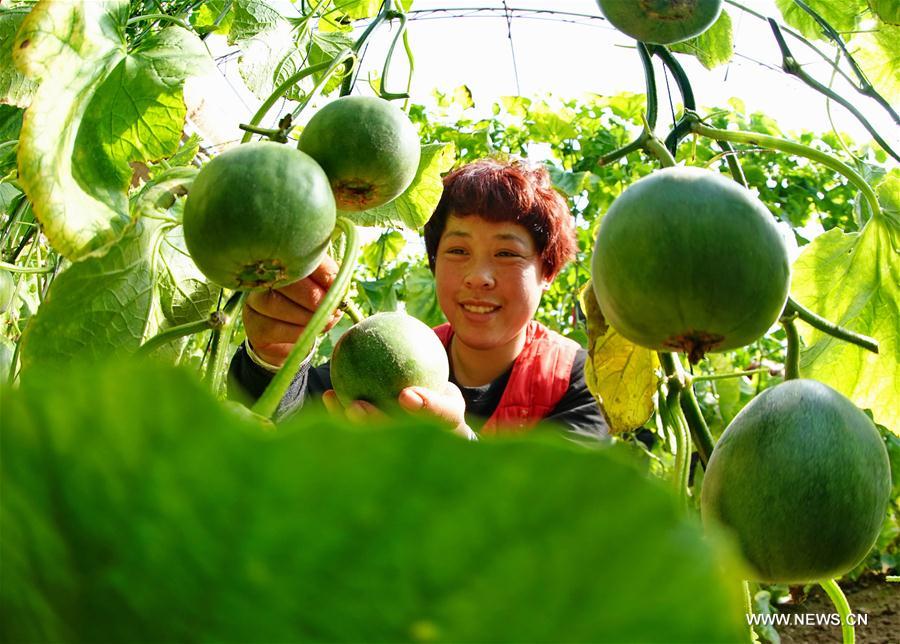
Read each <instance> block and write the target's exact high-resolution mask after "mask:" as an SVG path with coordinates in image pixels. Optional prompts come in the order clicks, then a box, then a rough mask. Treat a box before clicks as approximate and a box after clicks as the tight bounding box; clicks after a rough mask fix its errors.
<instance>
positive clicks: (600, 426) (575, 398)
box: [546, 349, 609, 441]
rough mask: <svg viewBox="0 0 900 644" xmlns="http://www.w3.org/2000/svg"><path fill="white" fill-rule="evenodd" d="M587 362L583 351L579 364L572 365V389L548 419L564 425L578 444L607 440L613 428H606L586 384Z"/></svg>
mask: <svg viewBox="0 0 900 644" xmlns="http://www.w3.org/2000/svg"><path fill="white" fill-rule="evenodd" d="M586 360H587V351H586V350H585V349H579V350H578V353H577V354H575V362H574V363H573V364H572V375H571V377H570V378H569V388H568V389H567V390H566V393H565V394H563V397H562V398H561V399H560V401H559V402H558V403H557V404H556V407H554V408H553V410H552V411H551V412H550V413H549V414H548V415H547V417H546V420H549V421H553V422H555V423H557V424H560V425H563V426H564V427H565V428H566V429H567V430H568V431H569V433H570V434H571V435H572V436H571V437H572V438H576V439H578V440H589V441H598V440H607V439H608V438H609V426H608V425H607V424H606V419H605V418H604V417H603V411H602V410H601V409H600V405H599V404H598V403H597V399H596V398H594V395H593V394H592V393H591V392H590V391H589V390H588V388H587V383H586V382H585V380H584V364H585V361H586Z"/></svg>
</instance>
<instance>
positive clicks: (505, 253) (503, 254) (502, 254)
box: [497, 250, 520, 257]
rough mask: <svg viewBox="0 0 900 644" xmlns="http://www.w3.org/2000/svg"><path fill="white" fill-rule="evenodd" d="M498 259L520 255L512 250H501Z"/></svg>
mask: <svg viewBox="0 0 900 644" xmlns="http://www.w3.org/2000/svg"><path fill="white" fill-rule="evenodd" d="M497 257H520V255H519V253H514V252H513V251H511V250H501V251H499V252H498V253H497Z"/></svg>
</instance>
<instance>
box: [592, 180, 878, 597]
mask: <svg viewBox="0 0 900 644" xmlns="http://www.w3.org/2000/svg"><path fill="white" fill-rule="evenodd" d="M591 273H592V283H593V286H594V291H595V294H596V296H597V302H598V304H599V306H600V310H601V312H602V313H603V315H604V317H605V318H606V320H607V321H608V322H609V324H610V325H611V326H612V327H613V328H614V329H615V330H616V331H617V332H619V333H620V334H621V335H622V336H624V337H625V338H627V339H629V340H631V341H632V342H634V343H635V344H638V345H640V346H643V347H646V348H649V349H653V350H657V351H682V352H684V353H686V354H687V355H688V357H689V358H690V360H691V361H692V362H696V361H697V360H699V359H700V358H701V357H702V356H703V355H704V354H705V353H706V352H708V351H723V350H727V349H734V348H737V347H741V346H744V345H746V344H748V343H750V342H753V341H754V340H756V339H757V338H759V337H760V336H762V335H763V334H764V333H766V331H767V330H768V329H769V328H770V327H771V326H772V324H773V323H774V322H776V320H777V319H778V317H779V315H780V314H781V312H782V310H783V308H784V305H785V302H786V300H787V296H788V290H789V286H790V268H789V261H788V254H787V248H786V246H785V244H784V242H783V241H782V238H781V235H780V234H779V232H778V230H777V228H776V226H775V224H774V220H773V218H772V216H771V214H770V213H769V212H768V210H767V209H766V207H765V206H764V205H763V204H762V202H760V201H759V200H758V199H757V198H756V197H755V196H754V195H753V193H751V192H750V191H749V190H747V189H745V188H743V187H742V186H740V185H739V184H737V183H736V182H734V181H732V180H730V179H728V178H726V177H725V176H723V175H721V174H719V173H717V172H712V171H709V170H703V169H699V168H687V167H674V168H667V169H664V170H661V171H658V172H655V173H653V174H651V175H649V176H648V177H644V178H643V179H640V180H639V181H637V182H635V183H634V184H632V185H631V186H629V187H628V188H627V189H626V190H625V191H624V192H623V193H622V194H621V195H620V196H619V197H618V198H617V199H616V200H615V201H614V202H613V204H612V206H611V207H610V208H609V210H608V211H607V213H606V215H605V216H604V218H603V220H602V221H601V223H600V226H599V228H598V231H597V238H596V243H595V247H594V255H593V258H592V264H591ZM890 489H891V474H890V465H889V461H888V455H887V450H886V448H885V445H884V443H883V441H882V440H881V437H880V435H879V434H878V431H877V429H876V427H875V425H874V424H873V422H872V421H871V420H870V419H869V418H868V417H867V416H866V415H865V414H864V413H863V412H862V411H860V410H859V409H858V408H857V407H856V406H854V405H853V403H852V402H851V401H849V400H848V399H847V398H845V397H844V396H843V395H841V394H840V393H838V392H837V391H835V390H833V389H831V388H830V387H828V386H826V385H824V384H822V383H819V382H816V381H813V380H790V381H787V382H785V383H783V384H780V385H778V386H776V387H773V388H772V389H768V390H766V391H764V392H763V393H762V394H760V395H759V396H757V397H756V398H754V399H753V400H752V401H751V402H750V403H749V404H748V405H747V406H746V407H745V408H744V409H743V410H742V411H741V413H739V414H738V415H737V417H735V419H734V420H733V421H732V422H731V424H730V425H729V426H728V428H727V429H726V430H725V432H724V433H723V435H722V437H721V439H720V440H719V442H718V444H717V445H716V447H715V448H714V450H713V452H712V455H711V457H710V461H709V465H708V468H707V471H706V475H705V477H704V480H703V489H702V497H701V506H702V513H703V518H704V521H705V522H706V523H707V524H716V525H722V526H725V527H726V528H727V529H728V530H730V531H732V532H733V533H734V534H735V536H736V537H737V540H738V543H739V545H740V548H741V550H742V552H743V554H744V557H745V559H746V560H747V562H748V564H749V567H750V570H751V571H752V575H753V577H754V578H755V579H756V580H758V581H764V582H770V583H776V582H777V583H806V582H815V581H821V580H824V579H830V578H832V577H835V576H839V575H841V574H844V573H846V572H848V571H849V570H852V569H853V568H854V567H855V566H856V565H858V564H859V562H860V561H861V560H862V559H863V558H864V557H865V556H866V554H867V553H868V551H869V550H870V549H871V547H872V545H873V544H874V542H875V540H876V538H877V536H878V533H879V530H880V528H881V525H882V521H883V519H884V514H885V511H886V507H887V503H888V499H889V495H890Z"/></svg>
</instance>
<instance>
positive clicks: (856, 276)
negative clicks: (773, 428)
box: [791, 170, 900, 435]
mask: <svg viewBox="0 0 900 644" xmlns="http://www.w3.org/2000/svg"><path fill="white" fill-rule="evenodd" d="M898 175H900V171H897V170H895V171H894V172H893V174H892V175H891V176H889V177H888V179H886V180H885V183H883V184H881V186H879V188H880V189H879V193H880V194H882V195H884V194H885V193H889V194H891V197H892V200H893V201H892V202H888V201H887V200H885V203H884V204H883V205H884V207H885V212H884V213H883V215H882V216H881V217H875V218H872V219H870V220H869V221H868V222H867V223H866V225H865V227H864V228H863V229H862V231H861V232H859V233H849V234H847V233H843V232H842V231H841V230H839V229H832V230H830V231H828V232H826V233H825V234H823V235H820V236H819V237H817V238H816V239H815V240H814V241H813V242H812V243H811V244H810V245H809V246H807V247H806V249H805V250H804V252H803V254H802V255H801V256H800V257H799V258H798V259H797V261H796V262H795V264H794V275H793V278H792V281H791V292H792V294H793V296H794V297H795V298H796V299H797V301H798V302H800V303H801V304H802V305H804V306H806V307H807V308H809V309H811V310H812V311H814V312H815V313H817V314H819V315H821V316H822V317H824V318H826V319H827V320H830V321H831V322H834V323H835V324H838V325H840V326H842V327H845V328H848V329H851V330H853V331H856V332H858V333H862V334H864V335H868V336H871V337H873V338H875V340H877V341H878V344H879V352H878V354H877V355H876V354H874V353H871V352H869V351H866V350H865V349H862V348H860V347H857V346H855V345H852V344H850V343H848V342H844V341H842V340H838V339H836V338H833V337H831V336H829V335H826V334H825V333H823V332H821V331H817V330H815V329H813V328H812V327H810V326H808V325H806V324H803V323H802V322H801V323H799V324H798V327H799V330H800V333H801V337H802V338H803V341H804V344H805V345H806V348H805V349H804V350H803V351H802V353H801V359H800V373H801V375H802V376H803V377H807V378H814V379H816V380H820V381H822V382H824V383H826V384H828V385H830V386H832V387H834V388H835V389H837V390H838V391H840V392H841V393H843V394H844V395H846V396H847V397H848V398H850V399H851V400H852V401H853V402H854V403H856V405H857V406H859V407H861V408H863V409H871V410H872V414H873V415H874V417H875V422H877V423H879V424H881V425H884V426H885V427H887V428H888V429H890V430H891V431H892V432H894V433H895V434H897V435H900V407H898V406H897V404H896V402H897V383H898V382H900V340H898V339H900V212H898V211H897V210H893V209H895V208H897V199H898V198H897V194H898V192H900V191H898V186H900V178H898ZM836 275H839V276H840V279H835V276H836Z"/></svg>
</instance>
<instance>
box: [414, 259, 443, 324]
mask: <svg viewBox="0 0 900 644" xmlns="http://www.w3.org/2000/svg"><path fill="white" fill-rule="evenodd" d="M403 287H404V304H405V306H406V312H407V313H409V314H410V315H412V316H413V317H416V318H418V319H420V320H422V322H424V323H425V324H427V325H428V326H430V327H436V326H438V325H439V324H443V323H444V322H446V321H447V318H446V317H445V316H444V312H443V311H442V310H441V307H440V305H439V304H438V300H437V291H436V290H435V284H434V275H432V273H431V270H430V269H429V268H428V267H427V266H422V265H418V266H415V267H414V268H412V269H411V270H410V271H409V273H407V275H406V278H405V279H404V280H403Z"/></svg>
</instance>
